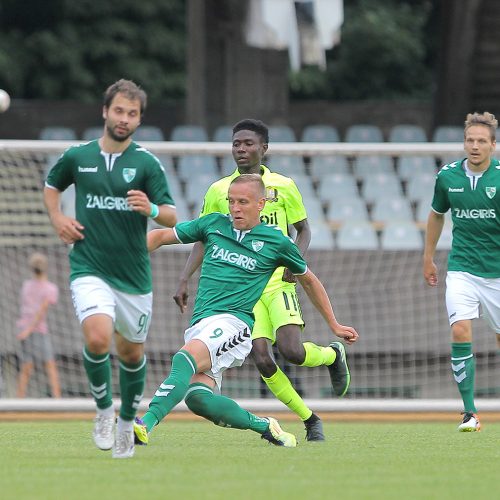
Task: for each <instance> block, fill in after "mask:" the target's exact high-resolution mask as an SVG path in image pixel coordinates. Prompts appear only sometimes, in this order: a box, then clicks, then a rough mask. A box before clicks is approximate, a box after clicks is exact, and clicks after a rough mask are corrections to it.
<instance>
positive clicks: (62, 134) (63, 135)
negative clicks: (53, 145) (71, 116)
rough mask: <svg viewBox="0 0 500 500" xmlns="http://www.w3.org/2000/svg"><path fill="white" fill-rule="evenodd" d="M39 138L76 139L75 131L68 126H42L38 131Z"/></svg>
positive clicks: (55, 139)
mask: <svg viewBox="0 0 500 500" xmlns="http://www.w3.org/2000/svg"><path fill="white" fill-rule="evenodd" d="M101 131H102V129H101ZM39 139H40V140H42V141H76V133H75V131H74V130H73V129H72V128H70V127H44V128H42V130H41V131H40V136H39Z"/></svg>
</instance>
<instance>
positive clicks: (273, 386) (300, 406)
mask: <svg viewBox="0 0 500 500" xmlns="http://www.w3.org/2000/svg"><path fill="white" fill-rule="evenodd" d="M313 345H314V344H313ZM330 350H331V351H332V350H333V349H330ZM306 352H307V351H306ZM306 359H307V354H306ZM262 380H263V381H264V382H265V383H266V385H267V387H269V390H270V391H271V392H272V393H273V394H274V395H275V396H276V398H278V399H279V400H280V401H281V402H282V403H283V404H285V405H286V406H288V408H290V410H291V411H293V412H294V413H295V414H296V415H298V416H299V417H300V419H301V420H303V421H304V420H307V419H308V418H309V417H310V416H311V415H312V411H311V410H310V409H309V408H308V407H307V406H306V404H305V403H304V401H303V399H302V398H301V397H300V396H299V394H298V393H297V391H296V390H295V389H294V388H293V385H292V383H291V382H290V379H289V378H288V377H287V376H286V375H285V374H284V373H283V372H282V371H281V370H280V368H279V367H278V366H277V367H276V373H275V374H274V375H271V376H270V377H269V378H266V377H262Z"/></svg>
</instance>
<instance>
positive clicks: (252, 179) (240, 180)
mask: <svg viewBox="0 0 500 500" xmlns="http://www.w3.org/2000/svg"><path fill="white" fill-rule="evenodd" d="M233 184H254V185H255V187H256V188H257V193H258V194H259V196H260V197H261V198H265V197H266V186H265V184H264V181H263V180H262V176H261V175H259V174H241V175H238V177H235V178H234V179H233V180H232V181H231V184H230V186H229V187H231V186H232V185H233Z"/></svg>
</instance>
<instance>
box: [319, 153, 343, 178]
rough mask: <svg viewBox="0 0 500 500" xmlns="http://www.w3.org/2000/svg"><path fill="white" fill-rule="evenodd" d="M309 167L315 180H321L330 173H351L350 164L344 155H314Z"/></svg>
mask: <svg viewBox="0 0 500 500" xmlns="http://www.w3.org/2000/svg"><path fill="white" fill-rule="evenodd" d="M309 169H310V172H311V176H312V178H313V179H314V180H315V181H319V180H321V179H322V178H323V177H324V176H325V175H329V174H345V175H347V174H349V164H348V162H347V158H346V157H345V156H344V155H335V156H333V155H328V156H323V155H316V156H313V157H312V158H311V163H310V165H309Z"/></svg>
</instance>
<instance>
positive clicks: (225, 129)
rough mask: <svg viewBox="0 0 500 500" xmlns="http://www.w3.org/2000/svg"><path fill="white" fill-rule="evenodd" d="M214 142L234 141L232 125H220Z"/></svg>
mask: <svg viewBox="0 0 500 500" xmlns="http://www.w3.org/2000/svg"><path fill="white" fill-rule="evenodd" d="M212 140H213V141H214V142H232V140H233V127H232V126H231V125H219V126H218V127H217V128H216V129H215V131H214V136H213V138H212Z"/></svg>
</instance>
